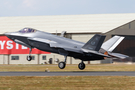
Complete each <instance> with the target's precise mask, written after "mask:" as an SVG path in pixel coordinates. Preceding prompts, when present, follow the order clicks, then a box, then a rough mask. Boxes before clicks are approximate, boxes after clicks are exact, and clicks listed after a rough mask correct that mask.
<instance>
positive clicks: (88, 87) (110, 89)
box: [0, 76, 135, 90]
mask: <svg viewBox="0 0 135 90" xmlns="http://www.w3.org/2000/svg"><path fill="white" fill-rule="evenodd" d="M0 90H135V77H128V76H62V77H60V76H55V77H25V76H20V77H0Z"/></svg>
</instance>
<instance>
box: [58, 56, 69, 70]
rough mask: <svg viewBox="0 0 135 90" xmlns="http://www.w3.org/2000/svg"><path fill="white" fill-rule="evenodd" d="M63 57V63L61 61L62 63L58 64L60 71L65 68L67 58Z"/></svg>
mask: <svg viewBox="0 0 135 90" xmlns="http://www.w3.org/2000/svg"><path fill="white" fill-rule="evenodd" d="M64 57H65V60H64V62H63V61H62V62H59V64H58V67H59V68H60V69H64V68H65V67H66V60H67V56H64Z"/></svg>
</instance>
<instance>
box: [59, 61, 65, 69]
mask: <svg viewBox="0 0 135 90" xmlns="http://www.w3.org/2000/svg"><path fill="white" fill-rule="evenodd" d="M58 67H59V68H60V69H64V68H65V67H66V63H65V62H59V64H58Z"/></svg>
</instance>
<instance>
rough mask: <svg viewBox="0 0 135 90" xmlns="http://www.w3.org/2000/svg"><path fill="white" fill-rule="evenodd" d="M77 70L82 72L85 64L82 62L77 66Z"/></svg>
mask: <svg viewBox="0 0 135 90" xmlns="http://www.w3.org/2000/svg"><path fill="white" fill-rule="evenodd" d="M78 68H79V69H80V70H83V69H84V68H85V64H84V63H83V61H82V62H81V63H79V64H78Z"/></svg>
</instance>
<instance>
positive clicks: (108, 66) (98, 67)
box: [0, 64, 135, 72]
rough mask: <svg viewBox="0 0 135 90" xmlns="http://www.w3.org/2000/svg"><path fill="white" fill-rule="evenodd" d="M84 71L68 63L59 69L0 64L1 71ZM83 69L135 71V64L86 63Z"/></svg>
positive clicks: (53, 66)
mask: <svg viewBox="0 0 135 90" xmlns="http://www.w3.org/2000/svg"><path fill="white" fill-rule="evenodd" d="M47 68H48V69H49V71H51V72H53V71H82V70H79V69H78V65H67V66H66V68H65V69H62V70H61V69H59V68H58V65H0V71H45V70H46V69H47ZM83 71H135V64H99V65H86V68H85V69H84V70H83Z"/></svg>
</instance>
